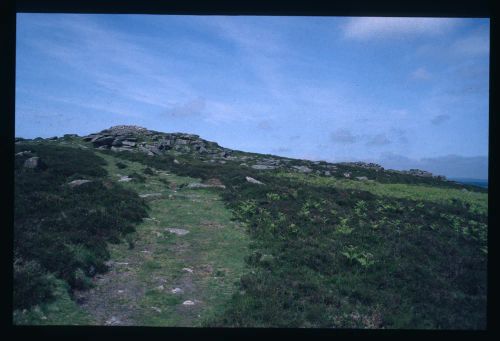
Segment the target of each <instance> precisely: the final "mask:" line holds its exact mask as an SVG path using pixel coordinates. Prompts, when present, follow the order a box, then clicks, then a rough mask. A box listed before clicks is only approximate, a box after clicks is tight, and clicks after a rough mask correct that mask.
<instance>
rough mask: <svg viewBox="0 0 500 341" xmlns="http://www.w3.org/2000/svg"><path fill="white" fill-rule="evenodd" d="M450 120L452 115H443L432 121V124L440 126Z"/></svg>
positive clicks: (435, 117)
mask: <svg viewBox="0 0 500 341" xmlns="http://www.w3.org/2000/svg"><path fill="white" fill-rule="evenodd" d="M449 119H450V115H446V114H441V115H437V116H434V117H433V118H432V119H431V123H432V124H434V125H440V124H441V123H444V122H446V121H448V120H449Z"/></svg>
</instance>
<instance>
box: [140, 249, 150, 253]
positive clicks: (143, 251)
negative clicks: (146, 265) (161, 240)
mask: <svg viewBox="0 0 500 341" xmlns="http://www.w3.org/2000/svg"><path fill="white" fill-rule="evenodd" d="M141 252H142V253H151V251H149V250H142V251H141Z"/></svg>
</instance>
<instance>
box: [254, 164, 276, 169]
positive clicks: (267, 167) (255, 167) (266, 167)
mask: <svg viewBox="0 0 500 341" xmlns="http://www.w3.org/2000/svg"><path fill="white" fill-rule="evenodd" d="M252 168H253V169H257V170H268V169H276V167H275V166H269V165H253V166H252Z"/></svg>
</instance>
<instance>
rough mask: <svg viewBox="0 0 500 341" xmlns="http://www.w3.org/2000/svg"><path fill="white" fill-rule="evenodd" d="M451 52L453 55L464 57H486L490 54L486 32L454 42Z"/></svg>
mask: <svg viewBox="0 0 500 341" xmlns="http://www.w3.org/2000/svg"><path fill="white" fill-rule="evenodd" d="M451 50H452V52H453V53H456V54H459V55H466V56H476V55H487V54H489V52H490V39H489V34H488V32H477V33H474V34H471V35H469V36H466V37H463V38H460V39H458V40H456V41H455V42H454V43H453V44H452V46H451Z"/></svg>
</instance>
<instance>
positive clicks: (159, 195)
mask: <svg viewBox="0 0 500 341" xmlns="http://www.w3.org/2000/svg"><path fill="white" fill-rule="evenodd" d="M162 195H163V194H162V193H146V194H139V197H141V198H150V197H161V196H162Z"/></svg>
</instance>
